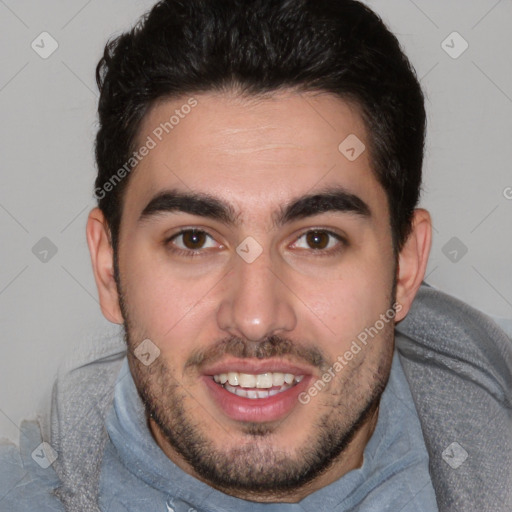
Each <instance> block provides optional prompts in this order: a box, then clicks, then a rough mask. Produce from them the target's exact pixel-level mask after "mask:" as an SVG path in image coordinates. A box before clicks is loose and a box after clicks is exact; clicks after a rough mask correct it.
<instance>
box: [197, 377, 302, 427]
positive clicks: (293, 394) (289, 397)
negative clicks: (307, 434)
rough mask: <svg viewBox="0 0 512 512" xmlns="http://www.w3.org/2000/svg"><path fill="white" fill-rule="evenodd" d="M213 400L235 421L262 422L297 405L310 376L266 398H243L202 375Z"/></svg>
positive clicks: (273, 419)
mask: <svg viewBox="0 0 512 512" xmlns="http://www.w3.org/2000/svg"><path fill="white" fill-rule="evenodd" d="M203 380H204V382H205V384H206V386H207V388H208V389H209V391H210V393H211V395H212V397H213V399H214V401H215V402H216V403H217V405H218V406H219V407H220V409H221V410H222V411H223V412H224V414H225V415H226V416H228V417H229V418H231V419H233V420H236V421H247V422H249V421H250V422H258V423H264V422H268V421H276V420H279V419H282V418H283V417H284V416H286V415H288V414H289V413H290V412H291V411H292V409H293V408H294V407H296V406H297V405H299V395H300V394H301V393H302V392H303V391H304V390H305V389H307V386H308V382H309V380H310V378H308V377H304V378H303V379H302V380H301V381H300V382H298V383H297V384H295V386H292V387H291V388H289V389H287V390H286V391H283V392H281V393H278V394H277V395H274V396H269V397H268V398H254V399H252V398H244V397H242V396H238V395H235V394H233V393H230V392H229V391H226V390H225V389H224V387H223V386H221V385H220V384H217V383H216V382H215V381H214V380H213V379H212V378H210V377H206V376H204V377H203Z"/></svg>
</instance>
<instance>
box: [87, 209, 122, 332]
mask: <svg viewBox="0 0 512 512" xmlns="http://www.w3.org/2000/svg"><path fill="white" fill-rule="evenodd" d="M86 235H87V245H88V246H89V252H90V255H91V263H92V268H93V272H94V279H95V281H96V287H97V288H98V295H99V299H100V307H101V311H102V313H103V315H104V316H105V318H106V319H107V320H109V321H110V322H113V323H115V324H122V323H123V317H122V314H121V310H120V307H119V295H118V290H117V286H116V282H115V279H114V252H113V250H112V245H111V243H110V233H109V228H108V224H107V222H106V220H105V217H104V215H103V213H102V212H101V210H100V209H99V208H94V209H93V210H92V211H91V212H90V213H89V218H88V219H87V227H86Z"/></svg>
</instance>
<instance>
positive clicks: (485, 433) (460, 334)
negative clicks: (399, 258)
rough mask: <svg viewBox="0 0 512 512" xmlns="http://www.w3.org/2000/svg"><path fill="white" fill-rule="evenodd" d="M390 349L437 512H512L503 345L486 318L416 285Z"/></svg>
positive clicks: (511, 350)
mask: <svg viewBox="0 0 512 512" xmlns="http://www.w3.org/2000/svg"><path fill="white" fill-rule="evenodd" d="M396 346H397V350H398V353H399V355H400V359H401V362H402V365H403V368H404V372H405V374H406V377H407V381H408V383H409V386H410V389H411V393H412V395H413V399H414V402H415V405H416V409H417V412H418V416H419V419H420V423H421V426H422V430H423V435H424V438H425V445H426V447H427V450H428V452H429V460H430V462H429V465H430V471H431V476H432V483H433V484H434V488H435V490H436V497H437V499H438V503H439V510H440V511H443V512H444V511H450V512H458V511H459V510H460V511H464V512H467V511H473V510H474V511H477V510H478V511H479V512H487V511H489V512H490V511H492V512H502V511H503V512H505V511H506V512H509V511H510V510H512V488H511V487H510V482H511V481H512V407H511V404H512V340H511V338H510V337H509V336H508V335H507V334H506V332H505V331H504V330H502V329H501V328H500V326H499V325H498V324H497V323H496V322H494V321H493V319H492V318H490V317H489V316H487V315H485V314H483V313H482V312H480V311H478V310H476V309H474V308H472V307H471V306H469V305H467V304H465V303H464V302H462V301H460V300H458V299H456V298H454V297H451V296H449V295H447V294H445V293H443V292H441V291H439V290H436V289H434V288H430V287H427V286H422V287H421V289H420V291H419V293H418V296H417V298H416V299H415V301H414V304H413V307H412V308H411V311H410V312H409V314H408V316H407V317H406V319H404V320H403V321H402V322H400V324H398V325H397V328H396Z"/></svg>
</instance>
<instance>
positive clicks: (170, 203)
mask: <svg viewBox="0 0 512 512" xmlns="http://www.w3.org/2000/svg"><path fill="white" fill-rule="evenodd" d="M172 212H182V213H189V214H191V215H197V216H199V217H206V218H209V219H212V220H216V221H219V222H222V223H223V224H232V225H234V224H238V219H239V217H240V214H238V213H237V212H236V211H235V210H234V208H233V207H232V206H231V205H230V204H229V203H226V202H225V201H223V200H221V199H218V198H215V197H211V196H209V195H208V194H202V193H185V192H180V191H176V190H170V191H164V192H161V193H159V194H158V195H156V196H155V197H154V198H153V199H151V200H150V202H149V203H148V204H147V206H146V207H145V208H144V210H143V211H142V213H141V215H140V217H139V222H141V221H144V220H147V219H149V218H151V217H154V216H157V215H159V214H162V213H172ZM326 212H343V213H353V214H356V215H359V216H361V217H363V218H369V217H371V213H370V208H369V206H368V205H367V204H366V203H365V202H364V201H363V200H362V199H361V198H360V197H358V196H356V195H355V194H352V193H350V192H347V191H346V190H344V189H342V188H329V189H326V190H323V191H321V192H318V193H315V194H310V195H306V196H303V197H300V198H298V199H295V200H293V201H291V202H290V203H288V204H287V205H284V206H282V207H281V208H280V209H279V211H278V212H276V213H275V214H274V215H273V218H274V223H275V225H277V226H281V225H284V224H286V223H290V222H292V221H294V220H299V219H304V218H306V217H312V216H314V215H319V214H321V213H326Z"/></svg>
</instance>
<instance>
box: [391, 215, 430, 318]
mask: <svg viewBox="0 0 512 512" xmlns="http://www.w3.org/2000/svg"><path fill="white" fill-rule="evenodd" d="M431 243H432V221H431V219H430V214H429V213H428V211H427V210H423V209H417V210H415V211H414V218H413V222H412V230H411V233H410V235H409V237H408V238H407V240H406V242H405V243H404V246H403V247H402V250H401V251H400V254H399V258H398V269H397V289H396V301H397V303H399V304H401V306H402V307H401V309H400V311H399V312H397V315H396V321H400V320H402V319H403V318H405V316H406V315H407V313H408V312H409V309H410V307H411V304H412V301H413V300H414V297H415V296H416V293H417V292H418V289H419V287H420V285H421V282H422V281H423V278H424V277H425V271H426V268H427V263H428V256H429V253H430V246H431Z"/></svg>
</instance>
